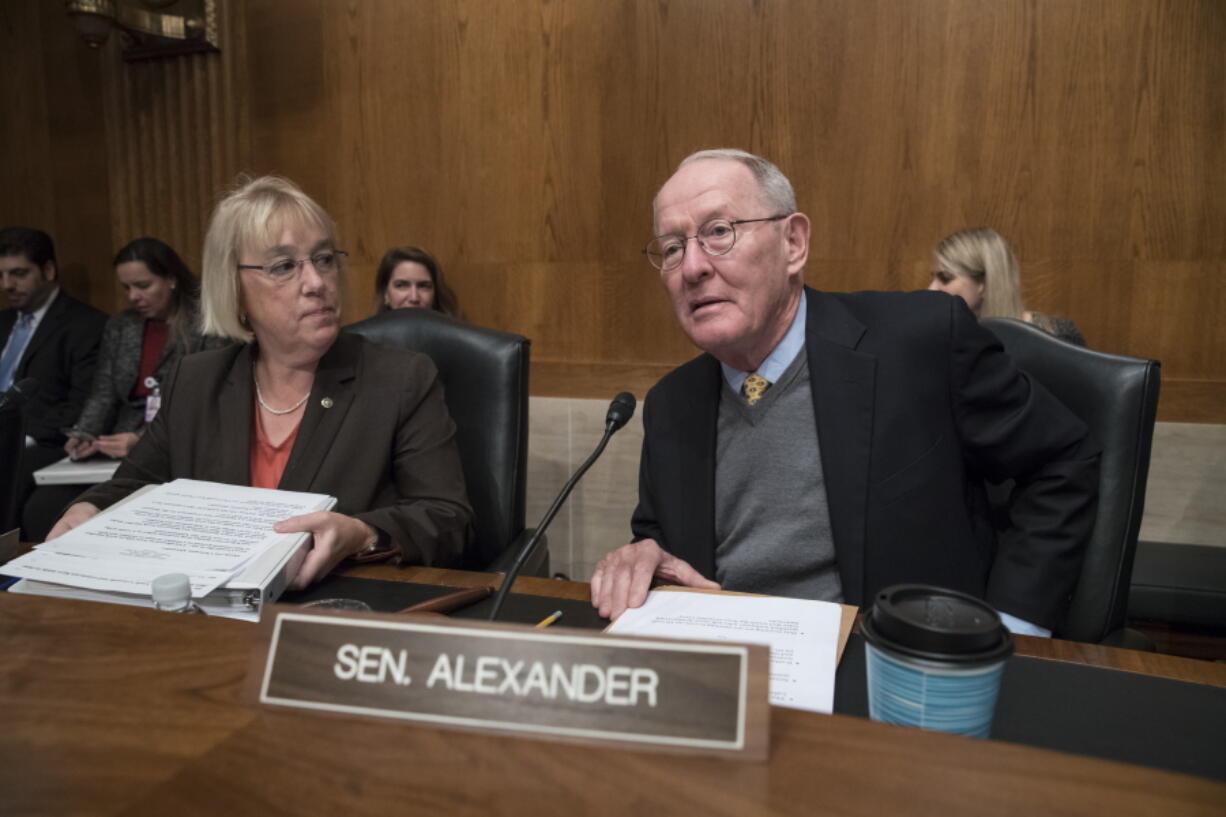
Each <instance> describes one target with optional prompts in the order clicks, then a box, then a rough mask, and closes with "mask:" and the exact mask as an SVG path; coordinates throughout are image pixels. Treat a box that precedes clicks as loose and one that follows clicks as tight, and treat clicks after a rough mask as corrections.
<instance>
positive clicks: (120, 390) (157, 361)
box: [22, 238, 221, 542]
mask: <svg viewBox="0 0 1226 817" xmlns="http://www.w3.org/2000/svg"><path fill="white" fill-rule="evenodd" d="M113 263H114V266H115V274H116V275H117V276H118V278H119V283H120V285H121V286H122V287H123V290H124V294H125V295H126V296H127V298H128V303H129V304H131V306H130V307H129V308H128V309H126V310H124V311H123V312H120V313H119V314H118V315H114V316H112V317H111V319H110V320H109V321H107V324H106V329H105V330H104V331H103V333H102V348H101V351H100V352H99V355H98V367H97V371H96V372H95V373H94V387H93V390H92V391H91V392H90V395H89V399H88V400H86V402H85V408H84V409H83V410H82V412H81V416H80V417H79V418H78V419H77V422H76V425H75V426H73V428H72V429H71V430H70V431H69V434H68V442H67V443H65V444H64V450H65V451H66V452H67V453H68V455H69V456H71V457H72V458H73V459H77V460H80V459H85V458H86V457H89V456H92V455H93V454H95V453H101V454H104V455H106V456H108V457H114V458H116V459H122V458H124V457H126V456H127V455H128V452H129V451H131V450H132V446H134V445H135V444H136V441H137V439H139V435H140V433H141V431H142V430H143V429H144V427H145V425H146V423H147V422H148V421H149V420H152V419H153V416H154V415H155V414H156V413H157V407H158V404H159V400H160V392H161V383H162V382H164V381H165V379H166V376H167V375H168V374H170V371H171V369H173V368H174V366H175V364H176V363H178V362H179V358H181V357H182V356H183V355H185V354H190V353H192V352H197V351H200V350H201V349H202V348H204V346H205V341H204V338H203V336H202V335H201V334H200V329H199V325H198V324H199V309H198V300H199V292H198V286H197V283H196V277H195V276H194V275H192V273H191V270H189V269H188V268H187V265H186V264H184V263H183V260H182V259H180V258H179V255H178V254H177V253H176V252H175V251H174V250H173V249H171V248H170V247H169V246H168V245H166V244H165V243H163V242H161V241H159V240H157V239H156V238H138V239H136V240H135V241H132V242H130V243H129V244H128V245H127V246H125V247H124V248H123V249H121V250H120V251H119V253H118V254H117V255H116V256H115V260H114V262H113ZM212 345H221V344H220V343H216V344H212ZM82 490H83V487H82V486H80V485H44V486H42V487H39V488H36V489H35V490H34V493H32V494H31V495H30V498H29V499H28V500H26V503H25V509H24V510H23V512H22V530H23V535H24V536H25V537H26V538H27V541H31V542H41V541H42V540H43V537H44V536H46V535H47V531H48V530H49V529H50V528H51V525H52V524H53V523H54V522H55V520H56V518H57V517H58V516H59V514H60V512H61V511H63V510H64V507H65V506H66V505H68V503H70V502H71V501H72V500H73V499H74V498H75V497H76V496H77V494H79V493H81V491H82Z"/></svg>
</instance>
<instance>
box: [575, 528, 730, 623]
mask: <svg viewBox="0 0 1226 817" xmlns="http://www.w3.org/2000/svg"><path fill="white" fill-rule="evenodd" d="M657 577H658V578H660V579H661V580H663V581H665V582H667V583H668V584H680V585H684V586H686V587H701V588H703V589H707V590H718V589H719V585H718V584H716V583H715V582H713V581H711V580H710V579H708V578H706V577H705V576H703V575H702V574H701V573H699V572H698V571H697V570H695V569H694V568H693V566H692V565H691V564H690V563H689V562H687V561H684V560H682V559H678V558H677V557H676V556H674V555H672V554H671V553H669V552H667V551H665V550H664V549H663V548H661V547H660V545H659V544H658V543H657V542H656V540H655V539H641V540H639V541H638V542H631V543H630V544H628V545H622V546H621V547H619V548H618V549H617V550H615V551H613V552H612V553H610V554H609V555H608V556H605V557H604V558H603V559H601V560H600V564H598V565H596V570H595V571H594V572H593V573H592V579H591V584H592V606H593V607H595V608H596V609H597V610H598V611H599V612H600V615H601V616H603V617H604V618H608V619H616V618H617V617H618V616H620V615H621V614H622V613H624V612H625V611H626V609H627V608H629V607H641V606H642V605H643V602H645V601H646V600H647V591H648V590H650V589H651V582H652V580H653V579H655V578H657Z"/></svg>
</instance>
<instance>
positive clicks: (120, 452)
mask: <svg viewBox="0 0 1226 817" xmlns="http://www.w3.org/2000/svg"><path fill="white" fill-rule="evenodd" d="M139 439H140V437H139V436H137V435H136V434H134V433H132V432H131V431H125V432H123V433H122V434H103V435H102V436H101V437H99V438H98V442H96V443H94V445H95V446H96V447H97V450H98V451H101V452H102V453H103V454H106V455H107V456H108V457H111V458H113V459H117V460H121V459H123V458H124V457H126V456H128V453H129V452H130V451H131V450H132V448H133V447H134V446H135V445H136V443H137V441H138V440H139ZM91 453H92V452H91Z"/></svg>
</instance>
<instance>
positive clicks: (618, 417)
mask: <svg viewBox="0 0 1226 817" xmlns="http://www.w3.org/2000/svg"><path fill="white" fill-rule="evenodd" d="M633 416H634V395H633V394H631V393H630V392H628V391H624V392H622V393H621V394H619V395H617V396H616V397H614V398H613V402H612V403H610V404H609V413H608V414H606V415H605V418H604V421H605V425H606V427H607V426H609V425H612V426H613V431H618V430H619V429H621V427H622V426H624V425H625V424H626V423H628V422H630V418H631V417H633Z"/></svg>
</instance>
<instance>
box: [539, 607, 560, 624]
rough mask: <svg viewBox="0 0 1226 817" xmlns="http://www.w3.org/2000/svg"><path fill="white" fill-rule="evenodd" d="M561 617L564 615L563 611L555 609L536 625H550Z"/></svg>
mask: <svg viewBox="0 0 1226 817" xmlns="http://www.w3.org/2000/svg"><path fill="white" fill-rule="evenodd" d="M561 617H562V611H561V610H554V611H553V613H552V614H551V615H548V616H545V617H544V618H543V619H541V620H540V621H538V622H537V623H536V626H537V627H548V626H549V625H550V624H553V623H554V622H555V621H557V620H558V619H560V618H561Z"/></svg>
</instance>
